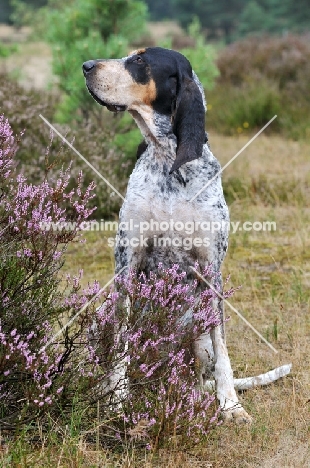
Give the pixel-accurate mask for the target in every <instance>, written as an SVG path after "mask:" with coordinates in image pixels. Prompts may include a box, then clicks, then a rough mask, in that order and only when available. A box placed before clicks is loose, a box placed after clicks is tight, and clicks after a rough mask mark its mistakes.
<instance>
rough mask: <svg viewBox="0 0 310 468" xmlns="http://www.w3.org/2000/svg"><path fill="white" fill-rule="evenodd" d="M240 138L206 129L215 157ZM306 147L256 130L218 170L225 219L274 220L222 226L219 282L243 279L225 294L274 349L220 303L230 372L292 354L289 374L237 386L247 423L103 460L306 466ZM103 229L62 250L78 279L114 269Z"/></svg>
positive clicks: (221, 467) (247, 371)
mask: <svg viewBox="0 0 310 468" xmlns="http://www.w3.org/2000/svg"><path fill="white" fill-rule="evenodd" d="M248 139H249V137H248V136H245V135H242V136H240V137H236V138H232V137H231V138H230V137H223V136H219V135H213V134H212V132H211V134H210V141H211V147H212V150H213V152H214V153H215V154H216V155H217V157H218V158H219V160H220V162H221V163H222V165H223V164H225V163H226V162H227V161H228V160H229V159H230V158H231V157H232V156H233V155H234V154H235V153H236V152H237V151H238V150H239V149H240V148H241V147H242V146H243V145H244V144H245V143H246V142H247V141H248ZM309 151H310V145H309V143H302V142H292V141H285V140H283V139H281V138H280V137H276V136H269V137H266V136H263V135H262V136H260V137H259V138H258V139H257V140H256V141H255V142H253V144H252V145H251V146H250V147H248V148H247V149H246V150H245V151H244V152H243V153H242V154H241V155H240V156H239V157H238V158H237V160H236V161H234V162H233V163H232V164H231V165H230V166H229V167H228V168H227V169H226V170H225V172H224V175H223V183H224V187H225V192H226V194H227V198H228V200H229V205H230V213H231V220H232V221H235V222H236V221H240V222H244V221H251V222H254V221H261V222H263V221H275V222H276V226H277V229H276V231H271V232H266V231H265V232H262V231H256V232H255V231H251V232H245V231H237V232H236V233H235V234H231V236H230V247H229V250H228V255H227V258H226V260H225V263H224V268H223V273H224V276H228V275H230V280H229V282H228V284H227V287H230V286H235V287H236V286H239V285H241V286H242V287H241V289H239V290H238V291H237V292H236V293H235V295H234V297H233V298H232V299H231V300H230V301H231V303H232V304H233V305H234V306H235V307H236V308H237V309H238V310H239V311H240V312H241V313H242V314H243V315H244V316H245V317H246V318H247V319H248V320H249V321H250V322H251V323H252V324H253V325H254V326H255V327H256V328H257V329H258V330H259V331H260V332H261V333H262V334H263V336H265V337H266V338H267V339H268V340H269V341H270V342H271V343H272V344H273V346H274V347H275V348H276V349H277V350H278V354H275V353H274V352H273V351H272V350H271V349H269V348H268V347H267V346H266V345H265V344H264V343H262V342H260V341H259V339H257V337H256V335H254V334H253V332H252V331H251V330H250V329H249V328H248V327H247V326H246V325H244V323H243V322H242V321H241V320H240V319H238V317H237V316H236V315H234V313H233V312H230V310H229V309H226V312H227V314H230V313H232V315H231V319H230V321H229V322H228V323H227V326H226V330H227V343H228V348H229V352H230V357H231V361H232V366H233V369H234V372H235V376H236V377H243V376H250V375H256V374H259V373H262V372H266V371H268V370H270V369H272V368H274V367H276V366H278V365H281V364H284V363H288V362H292V363H293V369H292V373H291V375H290V376H288V377H286V378H284V379H282V380H281V381H278V382H277V383H275V384H274V385H271V386H268V387H265V388H258V389H255V390H251V391H247V392H245V393H244V394H242V395H240V398H241V400H242V402H243V404H244V407H245V408H246V410H247V411H248V412H249V413H250V414H251V415H252V416H253V418H254V422H253V424H252V426H251V427H235V426H229V425H227V426H223V427H219V428H218V429H216V430H215V431H214V432H212V433H211V434H210V437H209V440H208V443H207V444H206V446H204V447H197V450H194V451H192V452H191V453H183V452H182V449H181V448H179V449H178V450H177V451H176V452H169V453H166V452H163V453H162V454H161V455H160V457H159V459H158V460H156V459H154V460H153V461H152V462H150V461H147V459H144V460H141V454H140V455H139V454H136V456H134V455H130V456H129V455H128V457H129V458H128V457H127V459H126V460H123V461H121V460H118V463H117V464H114V462H112V465H111V466H126V467H127V466H139V465H140V466H171V467H176V466H180V467H181V466H182V467H187V466H188V467H193V466H197V467H203V466H212V467H214V468H226V467H227V468H228V467H229V468H231V467H240V468H243V467H261V468H283V467H285V468H289V467H290V468H291V467H292V468H293V467H294V468H299V467H308V466H310V462H309V456H310V448H309V447H308V438H309V429H310V426H309V410H310V404H309V398H310V387H309V384H310V378H309V375H310V373H309V371H310V358H309V353H308V349H307V348H308V343H309V334H310V317H309V303H310V290H309V286H310V240H309V229H310V228H309V226H310V207H309V204H308V200H309V196H310V159H309ZM98 190H100V187H98ZM108 236H111V233H94V232H93V233H88V234H87V236H86V238H87V242H86V244H85V245H80V244H76V245H75V246H72V247H71V249H70V250H69V252H68V254H67V261H66V264H65V265H64V271H70V272H73V271H77V270H79V269H81V268H82V269H83V270H84V279H83V281H84V284H87V281H93V280H94V279H98V280H100V283H101V284H104V283H105V282H106V281H107V280H108V279H109V278H110V277H111V276H112V274H113V252H112V251H111V249H109V248H108V246H107V237H108ZM85 450H86V449H85ZM85 453H86V455H85ZM85 453H84V454H83V456H82V453H81V460H80V464H78V465H69V464H66V462H62V461H61V460H59V463H60V464H59V466H90V465H87V462H86V464H83V462H82V458H84V459H85V456H86V457H87V450H86V452H85ZM101 455H102V454H101ZM104 456H106V455H104ZM135 457H136V458H135ZM125 458H126V457H125ZM139 459H140V462H139ZM115 463H116V462H115ZM29 466H30V465H29ZM33 466H43V465H33ZM102 466H107V465H102Z"/></svg>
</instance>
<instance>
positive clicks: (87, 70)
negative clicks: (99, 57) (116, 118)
mask: <svg viewBox="0 0 310 468" xmlns="http://www.w3.org/2000/svg"><path fill="white" fill-rule="evenodd" d="M96 65H97V62H96V60H88V61H87V62H84V63H83V65H82V69H83V74H84V76H85V79H86V86H87V89H88V91H89V94H90V95H91V96H92V97H93V98H94V99H95V101H96V102H98V104H100V105H101V106H105V107H106V108H107V109H108V110H109V111H111V112H124V111H125V110H126V108H127V107H126V106H122V105H120V104H110V103H107V102H105V101H102V99H100V98H99V97H98V96H97V95H96V94H95V93H94V92H93V91H92V90H91V88H90V87H89V85H88V83H87V78H89V77H90V75H91V74H92V72H93V71H94V70H95V68H96Z"/></svg>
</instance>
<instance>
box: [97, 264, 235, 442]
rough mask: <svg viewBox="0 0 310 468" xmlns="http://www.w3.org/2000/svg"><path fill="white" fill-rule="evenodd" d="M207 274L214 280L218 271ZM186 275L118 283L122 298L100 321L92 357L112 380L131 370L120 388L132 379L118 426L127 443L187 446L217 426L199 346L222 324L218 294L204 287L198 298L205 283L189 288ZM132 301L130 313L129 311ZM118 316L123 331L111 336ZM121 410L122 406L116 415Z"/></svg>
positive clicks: (112, 298) (131, 276)
mask: <svg viewBox="0 0 310 468" xmlns="http://www.w3.org/2000/svg"><path fill="white" fill-rule="evenodd" d="M203 274H204V275H207V276H209V277H210V275H212V269H211V267H209V268H206V270H205V271H204V272H203ZM185 276H186V275H185V273H184V272H180V271H179V267H178V265H175V266H173V267H172V268H170V269H167V270H165V269H163V267H162V266H161V265H159V267H158V272H157V273H151V274H150V277H149V278H146V277H145V275H144V274H141V275H140V276H139V277H138V278H137V276H136V273H135V272H134V271H131V272H129V273H128V274H127V275H126V276H124V277H118V278H117V279H116V282H117V292H114V293H113V294H109V295H107V296H106V300H105V302H104V305H103V306H102V307H101V308H100V309H98V310H97V313H96V315H95V323H96V326H95V330H96V332H95V333H94V336H93V340H92V346H91V351H92V355H93V356H96V362H97V363H98V366H100V367H102V368H103V369H105V375H106V377H107V376H110V375H112V374H113V366H115V363H120V362H123V364H124V365H126V368H127V374H126V377H125V376H123V377H121V376H120V379H119V381H117V383H116V386H115V387H114V390H116V391H117V390H118V389H121V388H122V386H123V385H124V383H125V382H124V380H125V381H126V382H127V379H128V382H127V384H128V385H129V394H128V395H126V397H124V401H123V407H122V409H123V411H124V414H123V415H121V416H120V418H119V422H118V423H116V425H115V429H114V431H115V430H116V428H117V427H118V433H117V434H118V437H119V438H121V435H122V434H124V436H125V435H127V436H128V435H129V436H130V437H131V438H133V439H135V438H138V439H143V441H144V443H145V442H147V443H148V445H149V447H150V448H152V449H156V448H158V446H159V445H163V444H165V445H167V443H169V441H171V438H172V439H173V438H174V439H175V437H176V436H178V441H179V442H181V441H182V442H183V443H185V444H186V445H187V446H188V445H190V444H191V443H197V440H199V439H201V437H202V436H205V435H206V434H207V432H208V430H209V429H210V427H212V425H213V424H214V423H215V422H216V421H217V415H218V409H217V407H216V405H215V397H214V396H213V395H212V396H211V395H209V394H208V393H207V392H205V393H202V394H201V392H200V391H199V390H198V379H197V372H196V371H197V370H198V366H199V363H197V362H194V359H193V345H194V341H195V339H196V338H198V337H199V336H200V335H201V333H205V332H209V331H210V330H211V329H212V328H214V327H215V326H217V325H219V323H220V318H219V317H218V315H217V314H216V312H215V311H214V310H213V309H212V306H211V304H212V299H213V298H214V292H213V291H212V290H209V289H204V290H202V292H201V293H200V294H199V295H198V296H197V290H199V287H200V286H201V285H199V282H198V281H194V282H192V283H190V284H188V283H187V282H186V278H185ZM231 294H232V291H228V292H227V293H226V297H228V296H229V295H231ZM125 297H127V298H128V299H129V304H130V305H129V309H128V308H126V307H125V306H123V308H122V307H121V305H122V303H124V298H125ZM189 309H190V310H191V314H192V315H191V314H190V313H188V311H189ZM186 311H187V313H186ZM113 317H115V319H114V323H113V326H114V327H113V328H114V330H115V329H118V332H117V333H113V332H112V333H111V323H112V321H113V319H112V318H113ZM109 328H110V334H109V332H108V329H109ZM108 336H110V339H108V340H107V337H108ZM114 369H115V367H114ZM117 407H118V402H116V408H114V411H115V409H116V411H117ZM112 408H113V400H112ZM110 426H111V423H110ZM124 426H125V433H124ZM126 431H127V434H126ZM109 435H110V436H111V434H110V433H109ZM114 435H115V433H114Z"/></svg>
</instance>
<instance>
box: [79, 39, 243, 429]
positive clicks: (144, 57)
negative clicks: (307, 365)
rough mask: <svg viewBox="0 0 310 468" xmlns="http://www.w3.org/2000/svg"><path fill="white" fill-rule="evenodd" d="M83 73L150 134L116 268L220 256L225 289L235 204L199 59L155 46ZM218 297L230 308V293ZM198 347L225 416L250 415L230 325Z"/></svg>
mask: <svg viewBox="0 0 310 468" xmlns="http://www.w3.org/2000/svg"><path fill="white" fill-rule="evenodd" d="M83 73H84V76H85V80H86V86H87V89H88V91H89V93H90V94H91V96H92V97H93V98H94V99H95V100H96V101H97V102H98V103H99V104H100V105H102V106H105V107H107V109H108V110H110V111H112V112H122V111H125V110H127V111H128V112H129V113H130V114H131V115H132V117H133V118H134V120H135V121H136V123H137V125H138V127H139V129H140V131H141V133H142V135H143V138H144V140H143V142H142V143H141V144H140V145H139V148H138V151H137V157H138V159H137V163H136V165H135V168H134V170H133V172H132V174H131V176H130V179H129V183H128V189H127V194H126V198H125V201H124V204H123V206H122V208H121V210H120V223H119V230H118V233H117V244H116V248H115V263H116V273H118V272H120V271H121V270H122V269H123V268H124V267H125V266H127V267H129V268H130V269H134V270H136V271H137V272H138V273H139V272H144V273H145V274H147V275H148V274H149V273H150V271H154V270H156V268H157V267H158V264H159V262H161V263H162V264H163V266H164V267H166V268H170V267H171V266H172V265H173V264H178V265H179V266H180V268H181V269H182V270H183V271H185V272H186V274H187V279H188V281H191V280H193V279H194V278H195V272H194V270H193V267H194V266H195V265H198V266H199V269H200V270H204V268H205V266H206V265H209V264H211V265H212V267H213V269H214V272H215V276H216V281H217V284H216V285H214V286H216V289H217V291H219V292H220V293H222V280H221V273H220V272H221V265H222V262H223V260H224V257H225V255H226V251H227V246H228V229H227V226H228V223H229V213H228V208H227V205H226V202H225V199H224V195H223V189H222V183H221V176H220V169H221V168H220V164H219V162H218V161H217V159H216V158H215V157H214V155H213V154H212V152H211V150H210V147H209V143H208V138H207V136H206V132H205V113H206V101H205V96H204V91H203V88H202V85H201V83H200V82H199V79H198V77H197V76H196V74H195V72H194V71H193V70H192V67H191V64H190V62H189V61H188V60H187V59H186V58H185V57H184V56H183V55H182V54H180V53H179V52H176V51H173V50H168V49H163V48H161V47H149V48H145V49H139V50H136V51H133V52H132V53H130V54H129V56H127V57H125V58H121V59H111V60H89V61H87V62H85V63H84V64H83ZM215 224H216V226H217V229H215V230H212V229H211V228H210V226H214V225H215ZM129 225H130V226H131V228H130V229H127V228H126V226H129ZM141 231H142V234H143V238H142V237H141ZM168 241H169V242H168ZM208 281H212V278H208ZM214 301H215V306H216V308H217V309H218V311H219V313H220V314H221V317H222V318H223V316H224V315H223V301H222V299H221V298H220V297H218V298H217V299H215V300H214ZM195 356H196V359H197V361H198V362H199V363H200V374H199V380H200V385H201V387H202V388H203V387H204V384H205V383H206V379H207V377H208V371H209V370H210V369H211V370H212V372H213V375H214V379H215V383H216V392H217V397H218V400H219V403H220V406H221V409H222V412H223V416H224V418H225V419H226V420H234V421H235V422H236V423H250V422H251V417H250V416H249V414H248V413H247V412H246V411H245V410H244V408H243V407H242V405H241V404H240V402H239V400H238V396H237V393H236V390H235V388H234V379H233V371H232V368H231V364H230V360H229V356H228V352H227V347H226V344H225V337H224V332H223V327H216V328H215V329H213V330H212V332H211V333H210V334H203V335H201V336H200V338H199V339H198V340H197V341H196V343H195ZM123 372H124V371H123Z"/></svg>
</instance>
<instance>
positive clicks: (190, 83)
mask: <svg viewBox="0 0 310 468" xmlns="http://www.w3.org/2000/svg"><path fill="white" fill-rule="evenodd" d="M173 133H174V134H175V136H176V137H177V151H176V159H175V161H174V163H173V165H172V168H171V170H170V174H171V173H172V172H174V171H176V170H177V169H179V167H181V166H182V164H185V163H187V162H189V161H193V160H194V159H197V158H199V157H200V156H201V155H202V147H203V144H204V143H205V139H206V134H205V108H204V105H203V100H202V95H201V92H200V90H199V88H198V86H197V84H196V83H195V81H194V80H193V79H192V77H189V76H185V77H184V76H180V74H179V86H178V94H177V99H176V107H175V112H174V121H173Z"/></svg>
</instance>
